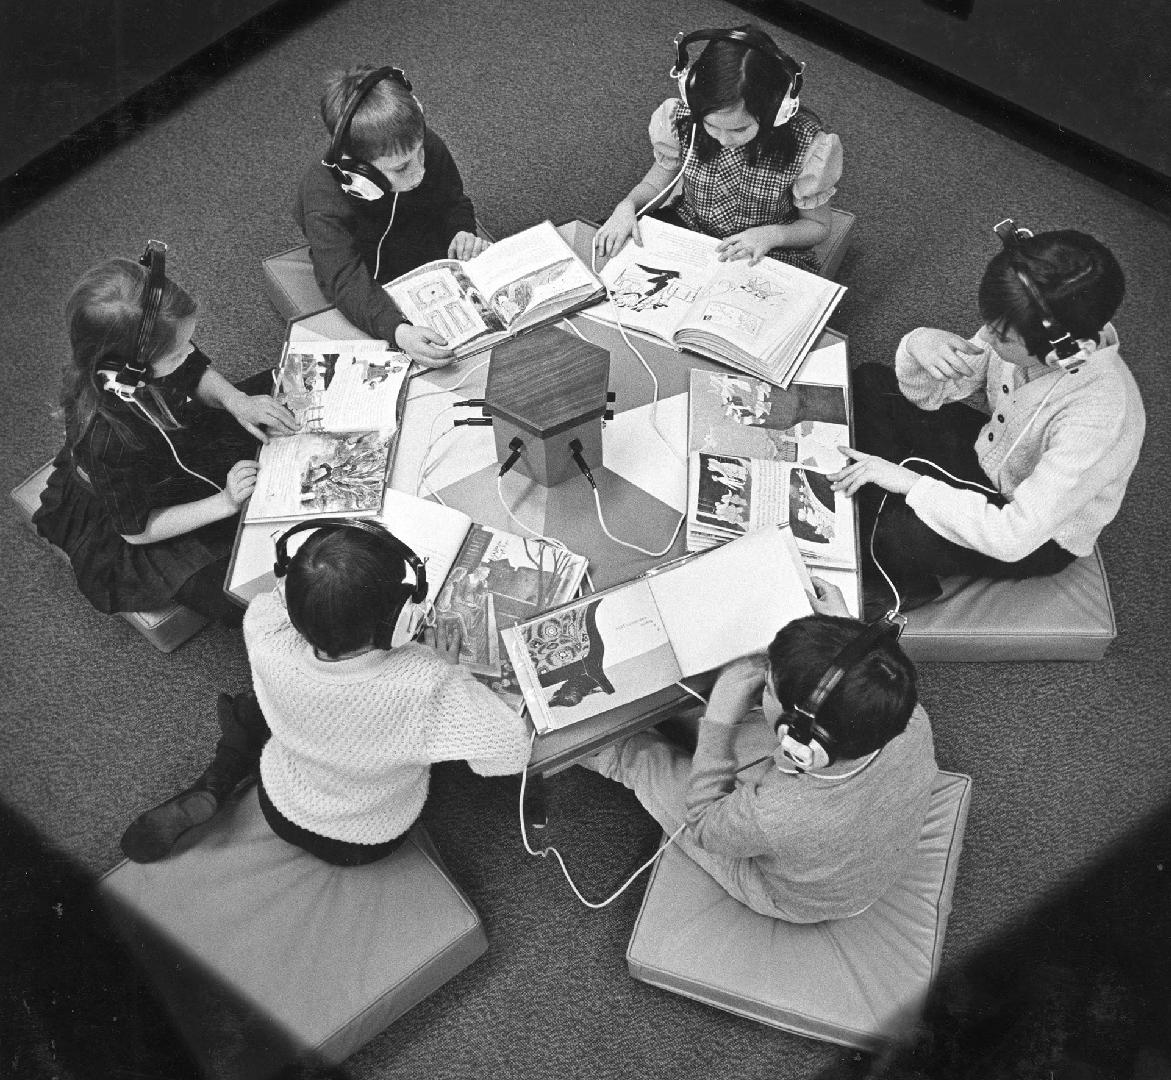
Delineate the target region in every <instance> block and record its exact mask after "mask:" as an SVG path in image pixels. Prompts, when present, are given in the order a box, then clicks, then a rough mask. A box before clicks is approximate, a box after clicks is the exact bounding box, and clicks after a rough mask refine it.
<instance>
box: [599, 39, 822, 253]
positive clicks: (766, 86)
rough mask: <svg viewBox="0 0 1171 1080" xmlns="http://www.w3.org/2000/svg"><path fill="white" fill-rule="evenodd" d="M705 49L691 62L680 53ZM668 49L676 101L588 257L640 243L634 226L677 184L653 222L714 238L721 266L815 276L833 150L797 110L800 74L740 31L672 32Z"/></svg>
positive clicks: (660, 119) (659, 117) (808, 115)
mask: <svg viewBox="0 0 1171 1080" xmlns="http://www.w3.org/2000/svg"><path fill="white" fill-rule="evenodd" d="M705 41H706V42H707V43H708V44H707V46H706V47H705V48H704V50H703V52H702V53H701V54H700V56H699V58H698V59H697V60H695V61H694V62H692V61H690V60H689V58H688V54H687V49H688V46H690V45H693V44H695V43H697V42H705ZM675 48H676V62H675V67H674V68H673V69H672V71H671V75H672V77H673V78H676V79H677V80H678V83H679V97H678V98H672V99H669V100H667V101H665V102H663V104H662V105H660V106H659V108H658V109H656V110H655V112H654V114H653V116H652V117H651V122H650V138H651V145H652V147H653V150H654V159H655V163H654V165H653V166H652V167H651V170H650V171H649V172H648V173H647V174H646V176H645V177H643V179H642V180H641V181H639V183H638V184H636V185H635V187H634V189H633V190H632V191H631V192H630V194H629V195H627V196H626V198H624V199H623V200H622V201H621V202H620V203H619V204H618V205H617V206H616V207H615V208H614V211H613V213H612V214H611V215H610V217H609V218H608V219H607V221H606V222H605V223H604V224H603V225H602V227H601V229H600V230H599V231H598V234H597V237H596V240H595V244H596V248H597V251H598V252H599V253H600V254H602V255H613V254H614V253H615V252H617V251H618V250H619V249H620V248H621V247H622V246H623V245H624V244H625V243H626V241H627V240H628V239H633V240H634V242H635V243H636V244H641V242H642V237H641V235H640V233H639V227H638V218H639V217H640V216H641V214H642V213H644V212H647V211H648V210H649V209H650V208H651V207H652V206H653V205H654V204H655V203H656V202H657V201H658V200H659V199H660V198H661V197H662V196H665V195H666V194H667V193H668V192H670V191H674V190H675V189H676V187H677V185H678V182H679V181H680V179H681V180H682V197H681V198H680V199H679V201H678V202H676V203H675V205H674V206H673V207H671V208H670V209H669V210H667V211H665V212H661V213H657V214H656V215H655V216H656V217H662V218H663V219H664V220H666V221H670V222H672V223H673V224H676V225H682V226H684V227H685V228H688V229H694V230H696V231H697V232H702V233H706V234H707V235H709V236H715V237H718V238H719V239H720V241H721V243H720V245H719V248H718V251H719V253H720V255H719V257H720V258H721V259H722V260H726V259H747V260H748V261H749V264H750V265H751V264H754V263H756V262H758V261H759V260H760V259H762V258H764V256H766V255H768V256H770V257H772V258H774V259H779V260H781V261H782V262H787V263H792V264H794V265H795V266H800V267H802V268H803V269H806V270H811V271H813V272H814V273H816V272H817V270H818V266H817V261H816V259H815V257H814V255H813V252H812V251H811V248H812V247H813V246H814V245H815V244H818V243H820V242H821V241H822V240H824V239H825V238H826V237H827V236H828V235H829V231H830V211H829V205H828V204H829V200H830V199H831V198H832V197H833V194H834V192H835V190H836V188H835V185H836V184H837V182H838V178H839V177H840V175H841V172H842V146H841V142H840V141H839V139H838V137H837V136H836V135H830V134H827V133H826V132H825V131H823V130H822V126H821V122H820V121H819V120H818V118H817V117H816V116H815V115H814V114H813V113H812V112H811V111H810V110H808V109H805V108H802V107H801V104H800V97H799V95H800V92H801V83H802V78H803V76H802V72H803V70H804V65H803V64H799V63H797V62H796V61H795V60H793V59H792V57H790V56H789V55H788V54H787V53H785V52H783V51H782V50H781V49H780V48H779V47H778V46H777V44H776V43H775V42H774V41H773V40H772V38H771V37H769V36H768V34H766V33H764V31H762V30H760V29H758V28H757V27H754V26H747V25H746V26H740V27H736V28H734V29H730V30H698V31H696V32H694V33H691V34H687V35H683V34H680V35H679V36H678V37H677V38H676V39H675Z"/></svg>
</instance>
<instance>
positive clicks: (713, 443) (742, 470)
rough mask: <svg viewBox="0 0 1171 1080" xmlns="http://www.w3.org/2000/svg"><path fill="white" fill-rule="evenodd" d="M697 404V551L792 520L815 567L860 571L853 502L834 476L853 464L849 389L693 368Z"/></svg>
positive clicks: (692, 402)
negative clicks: (782, 383) (849, 460)
mask: <svg viewBox="0 0 1171 1080" xmlns="http://www.w3.org/2000/svg"><path fill="white" fill-rule="evenodd" d="M688 402H689V405H688V437H687V439H688V451H689V455H690V458H689V470H688V523H687V547H688V550H690V551H699V550H702V549H704V548H707V547H711V546H712V545H714V544H719V543H724V542H725V541H727V540H731V539H733V538H735V537H736V536H740V535H743V534H744V533H745V532H747V531H749V530H750V529H753V528H759V527H760V526H761V525H765V524H775V523H777V522H787V523H788V524H789V525H790V526H791V528H792V530H793V535H794V537H795V538H796V542H797V546H798V548H799V549H800V551H801V554H802V557H803V558H804V559H806V560H807V561H809V562H810V563H813V564H815V565H817V566H821V567H837V568H842V569H850V568H853V567H854V566H855V565H856V557H855V547H854V504H853V500H851V499H847V498H845V497H843V496H841V495H839V494H838V493H836V492H834V491H833V488H832V485H831V483H830V481H829V479H828V477H827V476H826V474H827V473H831V472H835V471H837V470H838V469H840V468H841V467H842V466H843V465H844V464H845V462H846V458H845V455H843V454H842V452H841V450H840V449H839V447H841V446H844V445H847V444H848V443H849V441H850V425H849V416H848V409H847V404H846V391H845V388H844V387H841V386H830V385H823V384H815V383H797V382H794V383H791V384H790V385H789V386H788V387H787V388H781V387H777V386H773V385H772V384H770V383H768V382H765V381H763V380H760V379H755V378H752V377H751V376H748V375H740V374H732V373H729V372H715V371H706V370H702V369H700V368H693V369H692V371H691V383H690V393H689V398H688Z"/></svg>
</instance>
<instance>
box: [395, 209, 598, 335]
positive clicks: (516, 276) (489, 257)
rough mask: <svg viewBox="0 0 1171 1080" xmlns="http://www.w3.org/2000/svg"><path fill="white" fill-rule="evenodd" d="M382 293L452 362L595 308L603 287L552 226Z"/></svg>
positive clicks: (441, 263) (432, 268)
mask: <svg viewBox="0 0 1171 1080" xmlns="http://www.w3.org/2000/svg"><path fill="white" fill-rule="evenodd" d="M383 288H384V289H385V290H386V291H387V293H389V294H390V297H391V299H393V300H394V302H395V303H396V304H398V306H399V308H400V310H401V311H402V313H403V314H404V315H405V316H406V317H407V318H408V319H409V320H410V321H411V322H412V323H414V324H415V325H416V326H429V327H430V328H431V329H432V330H434V331H436V332H437V333H439V334H441V335H442V336H443V338H444V340H445V341H446V342H447V344H448V345H449V346H451V348H452V349H453V350H454V352H455V355H456V356H458V357H463V356H469V355H471V354H472V353H477V352H481V351H483V350H484V349H488V348H491V346H493V345H495V344H497V343H498V342H500V341H503V340H504V339H505V338H509V337H513V336H515V335H516V334H518V333H520V332H521V331H523V330H528V329H530V328H531V327H534V326H538V325H540V324H542V323H545V322H549V321H551V320H553V319H558V318H561V317H562V316H563V315H566V314H569V313H570V312H572V311H576V310H578V309H579V308H581V307H583V306H585V305H587V304H590V303H593V302H594V301H595V300H596V299H597V298H598V296H600V295H601V294H602V292H603V289H602V283H601V281H600V280H599V279H598V278H597V276H596V275H595V274H594V273H593V272H592V271H590V270H589V269H588V268H587V267H586V265H585V263H583V262H582V261H581V259H579V258H578V257H577V255H576V254H575V253H574V251H573V249H572V248H571V247H570V246H569V244H568V243H566V241H565V240H564V239H563V238H562V236H561V234H560V233H558V231H557V230H556V229H555V228H554V227H553V225H552V223H551V222H548V221H543V222H541V223H540V224H539V225H534V226H532V227H531V228H528V229H525V230H523V231H522V232H519V233H517V234H516V235H515V236H509V237H506V238H505V239H503V240H497V241H496V243H494V244H492V245H490V246H489V247H488V248H486V249H485V250H484V251H482V252H480V254H479V255H477V256H475V257H474V258H472V259H468V260H467V261H466V262H460V261H459V260H457V259H437V260H435V261H433V262H429V263H424V264H423V265H422V266H420V267H418V268H417V269H415V270H412V271H410V273H407V274H404V275H402V277H398V278H395V280H394V281H391V282H389V283H388V284H386V285H384V286H383Z"/></svg>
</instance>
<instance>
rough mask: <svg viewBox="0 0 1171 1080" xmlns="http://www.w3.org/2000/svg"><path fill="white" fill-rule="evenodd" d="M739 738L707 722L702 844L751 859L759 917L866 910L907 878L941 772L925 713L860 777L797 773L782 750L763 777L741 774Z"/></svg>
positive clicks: (730, 727)
mask: <svg viewBox="0 0 1171 1080" xmlns="http://www.w3.org/2000/svg"><path fill="white" fill-rule="evenodd" d="M735 735H736V725H735V724H729V723H723V722H720V721H718V720H715V719H712V718H711V717H704V720H703V722H702V723H701V724H700V729H699V741H698V745H697V746H696V749H695V755H694V757H693V758H692V764H691V780H690V783H689V785H688V790H687V811H688V812H687V823H688V825H689V827H690V833H691V835H692V836H693V837H694V839H695V841H696V842H697V843H698V844H699V845H700V847H702V848H703V849H704V850H705V851H710V852H712V853H713V854H718V855H725V856H728V857H730V858H732V859H738V860H741V862H740V863H739V864H738V865H737V866H736V870H735V872H736V874H737V878H738V881H737V884H738V886H739V888H740V890H741V891H742V892H743V894H744V895H746V896H748V897H751V898H752V899H753V901H754V902H753V905H752V906H753V908H754V910H757V911H762V912H766V911H770V910H771V911H774V912H775V914H776V916H777V917H778V918H782V919H785V920H787V921H789V922H821V921H823V920H825V919H842V918H847V917H849V916H851V915H857V914H858V913H859V912H860V911H864V910H865V909H866V908H867V907H869V906H870V905H871V904H872V903H874V901H875V900H877V899H878V898H879V897H881V896H882V895H883V894H884V893H885V892H886V891H887V890H888V889H889V888H890V887H891V886H892V885H893V884H894V882H895V881H897V880H898V878H899V877H900V875H901V874H902V873H903V871H904V869H905V867H906V864H907V861H908V860H909V859H910V857H911V854H912V853H913V852H914V850H915V845H916V843H917V842H918V839H919V834H920V833H921V832H922V831H923V821H924V818H925V817H926V814H927V804H928V802H929V800H930V798H931V789H932V786H933V785H934V783H935V774H936V766H935V750H934V744H933V741H932V737H931V725H930V723H929V721H928V719H927V713H926V712H925V711H924V710H923V707H922V706H916V707H915V711H914V712H913V713H912V714H911V719H910V721H909V722H908V724H907V728H906V730H905V731H904V732H903V733H902V734H901V735H898V736H896V737H895V738H893V739H891V741H890V742H889V743H887V744H886V745H885V746H884V747H883V748H882V751H881V752H880V753H879V754H878V756H877V757H875V758H874V759H873V761H871V762H870V763H869V764H868V765H866V767H865V768H863V769H861V771H859V772H857V773H855V774H854V775H852V776H841V777H838V778H834V777H832V776H826V777H818V776H811V775H809V774H802V773H797V772H794V771H792V766H791V765H788V764H787V763H786V762H785V760H784V759H783V758H782V756H781V752H780V750H779V749H778V750H777V751H776V752H775V754H774V762H773V763H772V764H770V765H768V766H767V767H762V770H763V775H758V774H754V773H751V772H747V771H746V772H743V773H737V772H736V769H737V766H738V764H739V763H738V762H737V758H736V752H735V745H734V744H735Z"/></svg>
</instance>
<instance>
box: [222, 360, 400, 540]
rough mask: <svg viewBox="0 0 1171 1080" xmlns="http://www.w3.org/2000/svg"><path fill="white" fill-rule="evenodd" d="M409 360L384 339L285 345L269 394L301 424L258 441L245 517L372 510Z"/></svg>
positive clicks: (386, 463)
mask: <svg viewBox="0 0 1171 1080" xmlns="http://www.w3.org/2000/svg"><path fill="white" fill-rule="evenodd" d="M409 366H410V360H409V358H408V357H407V356H406V355H405V354H404V353H399V352H392V351H390V350H389V349H388V348H387V344H386V342H385V341H345V342H343V341H326V342H314V343H313V344H312V345H298V346H294V347H290V348H289V349H288V350H287V351H286V353H285V355H284V356H283V357H282V359H281V364H280V367H279V368H278V369H277V373H276V388H275V394H274V396H275V397H276V400H277V401H279V402H280V403H281V404H283V405H285V407H286V408H288V409H289V411H290V412H292V413H293V415H294V416H295V417H296V418H297V421H298V423H299V425H300V430H298V431H297V432H296V433H295V434H293V435H282V436H274V437H273V438H270V439H269V440H268V442H267V443H265V444H264V445H263V446H261V448H260V454H259V456H258V459H257V460H258V461H259V464H260V471H259V473H258V474H257V478H256V490H255V491H254V492H253V494H252V497H251V498H250V499H249V501H248V506H247V508H246V510H245V512H244V520H245V522H248V523H252V522H265V521H282V520H296V519H298V518H305V517H324V516H334V515H343V516H344V515H353V516H369V515H373V514H377V513H378V510H379V509H380V507H381V506H382V497H383V490H384V488H385V487H386V480H387V473H388V471H389V469H390V464H391V455H392V450H393V445H394V435H395V431H396V428H397V420H396V416H397V406H398V399H399V395H400V393H401V392H402V389H403V385H404V383H405V381H406V377H407V370H408V368H409Z"/></svg>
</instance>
